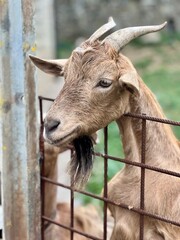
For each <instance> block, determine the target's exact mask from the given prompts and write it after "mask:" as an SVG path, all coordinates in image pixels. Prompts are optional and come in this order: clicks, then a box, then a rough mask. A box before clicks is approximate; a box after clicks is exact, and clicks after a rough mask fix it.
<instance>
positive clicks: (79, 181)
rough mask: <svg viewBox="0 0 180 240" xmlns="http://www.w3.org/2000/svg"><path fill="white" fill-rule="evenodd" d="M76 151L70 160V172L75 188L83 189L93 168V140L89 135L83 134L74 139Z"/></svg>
mask: <svg viewBox="0 0 180 240" xmlns="http://www.w3.org/2000/svg"><path fill="white" fill-rule="evenodd" d="M73 146H74V151H73V152H72V157H71V160H70V162H69V166H68V169H69V170H68V172H69V174H70V176H71V184H72V186H73V187H74V188H77V189H82V188H83V187H84V186H85V185H86V183H87V181H88V179H89V177H90V176H91V172H92V168H93V162H94V161H93V160H94V158H93V152H94V149H93V140H92V138H91V137H89V136H81V137H79V138H76V139H75V140H74V141H73Z"/></svg>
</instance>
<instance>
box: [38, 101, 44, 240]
mask: <svg viewBox="0 0 180 240" xmlns="http://www.w3.org/2000/svg"><path fill="white" fill-rule="evenodd" d="M39 110H40V136H39V149H40V166H41V176H44V173H45V162H44V161H45V158H44V138H43V130H44V122H43V99H42V97H39ZM44 207H45V182H44V181H43V180H42V179H41V240H44V232H45V224H44V222H45V221H44V219H43V218H42V216H44V212H45V211H44Z"/></svg>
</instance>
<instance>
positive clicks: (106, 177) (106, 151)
mask: <svg viewBox="0 0 180 240" xmlns="http://www.w3.org/2000/svg"><path fill="white" fill-rule="evenodd" d="M104 153H105V155H106V156H107V154H108V127H105V128H104ZM106 156H104V198H108V185H107V183H108V158H107V157H106ZM103 229H104V232H103V233H104V238H103V239H104V240H106V239H107V202H104V223H103Z"/></svg>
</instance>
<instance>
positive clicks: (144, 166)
mask: <svg viewBox="0 0 180 240" xmlns="http://www.w3.org/2000/svg"><path fill="white" fill-rule="evenodd" d="M43 101H53V99H51V98H45V97H39V104H40V122H41V127H40V156H41V157H40V162H41V169H42V171H41V196H42V197H41V198H42V240H44V231H45V228H46V224H45V221H46V222H48V223H51V224H55V225H57V226H59V227H61V228H64V229H67V230H69V231H70V233H71V234H70V240H73V239H74V233H78V234H80V235H82V236H84V237H87V238H89V239H93V240H106V239H107V205H108V204H112V205H115V206H118V207H121V208H124V209H128V210H129V211H133V212H135V213H138V214H139V216H140V218H139V240H143V239H144V217H145V216H146V217H150V218H153V219H156V220H160V221H163V222H166V223H170V224H172V225H175V226H177V227H180V222H177V221H174V220H173V219H168V218H166V217H164V216H159V215H157V214H153V213H151V212H148V211H146V210H145V204H144V202H145V201H144V200H145V199H144V195H145V177H146V170H151V171H154V172H159V173H162V174H167V175H170V176H173V177H177V178H180V173H179V172H175V171H170V170H167V169H163V168H158V167H154V166H150V165H147V164H146V162H145V159H146V125H147V124H146V122H147V121H154V122H159V123H163V124H170V125H174V126H180V122H177V121H172V120H168V119H161V118H156V117H152V116H146V115H145V114H143V115H140V114H132V113H127V114H124V116H125V117H130V118H139V119H141V120H142V132H141V134H142V142H141V146H142V147H141V162H134V161H131V160H129V159H125V158H118V157H114V156H111V155H108V127H106V128H104V153H100V152H94V155H95V156H98V157H102V158H103V159H104V191H103V197H101V196H99V195H96V194H93V193H90V192H88V191H86V190H78V189H74V188H73V187H72V186H71V184H70V185H66V184H62V183H59V182H56V181H53V180H51V179H49V178H47V177H45V176H44V174H43V172H44V140H43V137H42V134H43ZM108 160H113V161H118V162H121V163H125V164H128V165H131V166H135V167H138V168H140V171H141V181H140V192H139V194H140V207H139V208H136V207H133V206H129V205H127V204H125V203H117V202H113V201H111V200H110V199H108V184H107V183H108ZM46 182H47V183H51V184H54V185H56V186H59V187H62V188H65V189H68V190H70V206H71V208H70V209H71V221H70V226H65V225H63V224H60V223H58V222H56V221H54V220H53V219H50V218H48V217H47V216H44V196H45V194H46V193H45V187H44V186H45V183H46ZM75 192H78V193H81V194H84V195H86V196H89V197H92V198H94V199H98V200H100V201H102V202H103V212H104V215H103V239H100V238H98V237H96V236H92V235H90V234H87V233H84V232H81V231H79V230H77V229H75V228H74V220H73V219H74V193H75Z"/></svg>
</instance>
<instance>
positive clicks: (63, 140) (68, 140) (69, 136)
mask: <svg viewBox="0 0 180 240" xmlns="http://www.w3.org/2000/svg"><path fill="white" fill-rule="evenodd" d="M78 132H79V128H78V127H76V128H74V129H73V130H72V131H70V132H69V133H66V134H64V135H63V136H61V137H60V138H56V139H53V138H52V137H51V136H45V140H46V141H47V142H49V143H50V144H53V145H55V146H57V147H61V146H62V145H72V141H73V139H75V137H76V136H77V134H78Z"/></svg>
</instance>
